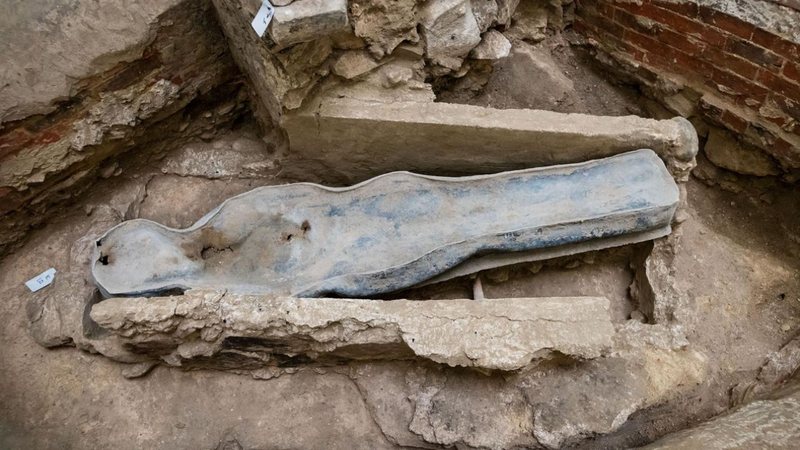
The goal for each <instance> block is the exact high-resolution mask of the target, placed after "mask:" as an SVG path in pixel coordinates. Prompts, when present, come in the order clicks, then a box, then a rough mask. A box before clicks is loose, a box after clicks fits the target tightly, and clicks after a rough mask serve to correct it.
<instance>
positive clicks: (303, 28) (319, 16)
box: [269, 0, 349, 47]
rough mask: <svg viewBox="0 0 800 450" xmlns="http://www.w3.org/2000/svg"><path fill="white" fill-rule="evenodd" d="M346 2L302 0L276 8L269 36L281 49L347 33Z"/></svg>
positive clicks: (338, 0) (344, 0) (339, 0)
mask: <svg viewBox="0 0 800 450" xmlns="http://www.w3.org/2000/svg"><path fill="white" fill-rule="evenodd" d="M348 25H349V23H348V18H347V0H302V1H298V2H293V3H291V4H290V5H288V6H282V7H276V8H275V16H274V17H273V18H272V23H271V24H270V26H269V35H270V36H271V37H272V39H273V40H274V41H275V43H276V44H278V45H279V46H281V47H285V46H289V45H292V44H297V43H299V42H306V41H311V40H314V39H319V38H322V37H326V36H329V35H331V34H334V33H336V32H339V31H343V30H347V29H349V27H348Z"/></svg>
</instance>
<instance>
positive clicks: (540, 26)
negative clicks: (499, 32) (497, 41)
mask: <svg viewBox="0 0 800 450" xmlns="http://www.w3.org/2000/svg"><path fill="white" fill-rule="evenodd" d="M548 16H549V14H548V9H547V3H545V2H534V1H528V2H522V3H520V5H519V6H518V7H517V9H516V11H514V13H513V23H510V24H509V26H510V28H509V29H508V31H507V32H506V34H507V35H508V37H509V38H511V39H519V40H522V41H526V42H539V41H541V40H542V39H544V38H545V37H547V20H548Z"/></svg>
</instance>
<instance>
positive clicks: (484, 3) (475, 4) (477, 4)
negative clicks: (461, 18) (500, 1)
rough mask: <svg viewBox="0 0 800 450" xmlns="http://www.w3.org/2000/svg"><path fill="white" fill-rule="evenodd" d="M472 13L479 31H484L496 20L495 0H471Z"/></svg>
mask: <svg viewBox="0 0 800 450" xmlns="http://www.w3.org/2000/svg"><path fill="white" fill-rule="evenodd" d="M471 3H472V14H473V15H474V16H475V21H476V22H478V28H479V29H480V30H481V33H484V32H486V30H488V29H489V28H491V26H492V25H494V23H495V21H496V20H497V1H496V0H472V2H471Z"/></svg>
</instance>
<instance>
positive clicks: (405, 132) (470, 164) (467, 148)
mask: <svg viewBox="0 0 800 450" xmlns="http://www.w3.org/2000/svg"><path fill="white" fill-rule="evenodd" d="M282 126H283V127H284V129H285V130H286V132H287V134H288V137H289V143H290V148H291V153H292V155H293V156H294V157H295V158H296V161H298V162H302V164H306V165H307V164H309V163H315V164H318V165H320V166H321V167H322V168H325V169H326V170H328V171H331V172H333V173H335V174H336V175H337V176H339V177H340V178H342V179H343V180H345V181H350V182H351V181H355V180H361V179H365V178H368V177H371V176H375V175H378V174H381V173H385V172H390V171H394V170H409V171H413V172H420V173H449V174H471V173H490V172H498V171H504V170H514V169H520V168H527V167H536V166H544V165H553V164H564V163H574V162H580V161H586V160H589V159H596V158H602V157H605V156H611V155H615V154H618V153H622V152H626V151H630V150H637V149H642V148H649V149H652V150H654V151H655V152H656V153H657V154H658V155H659V156H660V157H661V158H662V159H664V160H665V162H666V164H667V167H668V168H669V169H670V172H671V173H672V174H673V176H675V177H676V178H677V179H679V181H680V180H682V179H685V177H686V176H688V172H689V170H691V168H692V167H693V166H694V157H695V155H696V154H697V150H698V142H697V133H696V131H695V129H694V127H693V126H692V125H691V123H689V122H688V121H687V120H686V119H683V118H680V117H678V118H674V119H671V120H653V119H645V118H641V117H635V116H625V117H607V116H591V115H585V114H564V113H557V112H551V111H541V110H521V109H505V110H500V109H492V108H484V107H479V106H471V105H460V104H450V103H433V102H428V103H426V102H394V103H382V102H376V101H368V100H362V99H355V98H350V97H344V98H335V97H331V96H321V97H320V98H319V99H317V100H315V101H314V102H312V103H311V104H310V105H308V106H306V107H304V108H302V109H300V110H296V111H292V112H289V113H287V114H286V115H284V117H283V119H282ZM290 170H291V168H290Z"/></svg>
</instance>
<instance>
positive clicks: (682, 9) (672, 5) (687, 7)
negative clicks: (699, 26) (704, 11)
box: [653, 1, 698, 19]
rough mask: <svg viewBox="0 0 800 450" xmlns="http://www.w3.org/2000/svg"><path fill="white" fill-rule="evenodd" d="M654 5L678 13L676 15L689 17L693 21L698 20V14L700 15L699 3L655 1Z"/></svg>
mask: <svg viewBox="0 0 800 450" xmlns="http://www.w3.org/2000/svg"><path fill="white" fill-rule="evenodd" d="M653 3H654V4H655V5H656V6H658V7H659V8H663V9H666V10H669V11H672V12H676V13H678V14H680V15H682V16H686V17H689V18H691V19H694V18H696V17H697V14H698V8H697V3H695V2H684V3H679V2H660V1H654V2H653Z"/></svg>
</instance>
